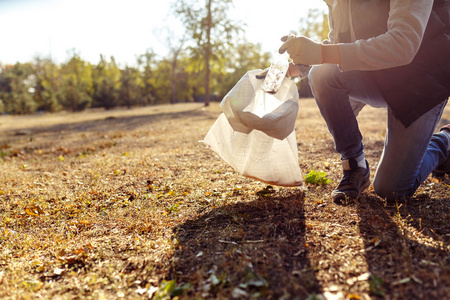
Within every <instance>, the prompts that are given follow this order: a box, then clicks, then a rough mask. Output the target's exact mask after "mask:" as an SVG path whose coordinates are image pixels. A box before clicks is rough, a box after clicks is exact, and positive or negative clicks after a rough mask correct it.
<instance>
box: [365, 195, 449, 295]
mask: <svg viewBox="0 0 450 300" xmlns="http://www.w3.org/2000/svg"><path fill="white" fill-rule="evenodd" d="M444 203H445V205H444ZM449 204H450V203H449V199H448V198H447V199H437V200H436V199H434V200H433V199H418V198H411V199H409V200H407V201H403V202H402V203H394V204H388V205H385V204H384V203H383V202H382V201H381V200H380V199H379V198H378V197H376V196H368V197H363V198H362V199H361V201H360V202H358V204H357V208H358V214H359V217H360V220H361V221H360V224H359V229H360V233H361V236H362V238H363V240H364V244H365V255H366V260H367V264H368V266H369V272H370V274H371V276H370V278H369V284H370V292H371V294H372V295H373V296H378V297H379V298H380V299H385V298H386V297H388V298H391V299H449V298H448V297H449V295H450V253H449V252H448V247H449V236H448V233H449V231H450V227H449V223H448V218H449V216H450V214H449V213H450V211H449ZM437 206H439V207H440V208H441V209H432V210H430V207H435V208H436V207H437ZM430 211H432V212H433V213H432V214H430ZM394 221H395V222H394Z"/></svg>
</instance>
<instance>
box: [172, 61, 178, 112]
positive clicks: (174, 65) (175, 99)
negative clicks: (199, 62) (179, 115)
mask: <svg viewBox="0 0 450 300" xmlns="http://www.w3.org/2000/svg"><path fill="white" fill-rule="evenodd" d="M177 56H178V53H177V52H175V54H174V56H173V60H172V76H171V78H170V81H171V82H170V84H171V86H172V98H171V100H170V103H171V104H174V103H175V102H176V101H177V89H176V81H175V79H176V68H177Z"/></svg>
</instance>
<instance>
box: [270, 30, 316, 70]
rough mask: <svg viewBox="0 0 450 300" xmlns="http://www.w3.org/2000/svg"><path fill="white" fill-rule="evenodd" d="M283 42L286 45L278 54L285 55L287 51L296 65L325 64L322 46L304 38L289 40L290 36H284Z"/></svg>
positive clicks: (282, 46)
mask: <svg viewBox="0 0 450 300" xmlns="http://www.w3.org/2000/svg"><path fill="white" fill-rule="evenodd" d="M281 41H283V42H284V44H283V45H281V47H280V49H279V50H278V52H280V53H284V52H285V51H287V53H289V56H290V58H291V59H292V60H293V61H294V63H295V64H296V65H297V64H301V65H307V66H312V65H319V64H322V63H323V62H322V47H321V44H319V43H316V42H314V41H313V40H310V39H308V38H307V37H304V36H300V37H296V38H288V36H283V37H282V38H281Z"/></svg>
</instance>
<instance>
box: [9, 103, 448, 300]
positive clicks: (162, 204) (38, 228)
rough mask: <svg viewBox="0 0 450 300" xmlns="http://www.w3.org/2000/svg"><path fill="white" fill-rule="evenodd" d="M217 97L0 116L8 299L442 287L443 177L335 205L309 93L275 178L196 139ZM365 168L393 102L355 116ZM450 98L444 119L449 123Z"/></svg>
mask: <svg viewBox="0 0 450 300" xmlns="http://www.w3.org/2000/svg"><path fill="white" fill-rule="evenodd" d="M220 113H221V111H220V107H219V105H218V104H217V103H213V104H212V105H211V106H210V107H207V108H204V107H203V106H202V105H201V104H195V103H190V104H177V105H163V106H155V107H148V108H136V109H130V110H125V109H117V110H111V111H103V110H90V111H88V112H84V113H75V114H72V113H58V114H48V115H47V114H42V115H33V116H0V151H1V152H0V153H1V158H2V159H1V160H0V266H1V267H0V297H1V298H2V299H149V298H151V299H169V298H179V299H231V298H235V299H309V300H312V299H450V296H449V295H450V224H449V221H450V200H449V199H450V186H449V183H450V179H449V178H445V179H444V180H443V181H438V180H436V179H433V178H431V177H429V178H428V179H427V180H426V181H425V182H424V183H423V184H422V185H421V187H420V188H419V190H418V191H417V193H416V194H415V195H414V197H412V198H411V199H407V200H399V201H396V202H394V203H387V202H386V201H384V200H383V199H381V198H379V197H377V196H376V194H375V193H374V192H373V188H372V187H370V188H369V189H368V191H366V192H365V193H364V194H363V196H362V197H361V198H360V199H359V200H358V201H352V202H349V203H346V205H338V204H335V203H333V202H332V201H331V199H330V193H331V191H332V189H333V188H334V186H335V185H336V184H337V183H338V181H339V179H340V176H341V166H340V161H339V156H338V155H337V154H336V153H335V152H334V150H333V147H334V145H333V142H332V139H331V136H330V134H329V133H328V131H327V128H326V125H325V123H324V121H323V120H322V118H321V117H320V114H319V112H318V109H317V107H316V105H315V103H314V101H313V100H312V99H307V100H301V102H300V111H299V115H298V119H297V123H296V136H297V143H298V150H299V151H298V156H299V162H300V167H301V169H302V173H303V174H304V175H306V174H308V173H309V172H310V171H311V170H315V171H322V172H325V173H326V175H327V178H328V179H329V180H330V181H331V182H330V183H329V184H325V185H319V184H304V185H303V186H302V187H295V188H287V187H278V186H273V187H270V186H268V185H267V184H264V183H261V182H258V181H256V180H253V179H249V178H245V177H242V176H240V175H239V174H237V173H236V172H235V171H234V170H233V169H232V168H231V167H230V166H228V165H227V164H226V163H225V162H223V161H222V160H221V159H220V158H219V157H218V156H217V155H216V154H215V153H214V152H213V151H211V150H210V149H208V148H207V147H205V145H204V144H202V143H200V142H199V141H200V140H202V139H203V138H204V136H205V135H206V133H207V132H208V130H209V128H210V127H211V126H212V124H213V123H214V121H215V120H216V119H217V117H218V116H219V114H220ZM358 119H359V120H360V127H361V131H362V133H363V135H364V143H365V149H366V157H367V159H368V161H369V163H370V168H371V174H372V176H373V174H374V173H375V170H376V166H377V162H378V159H379V157H380V155H381V152H382V149H383V143H384V134H385V131H386V130H385V128H386V111H385V110H383V109H373V108H368V107H367V108H365V109H364V110H363V111H362V112H361V114H360V116H359V117H358ZM449 120H450V110H446V112H445V113H444V115H443V120H442V122H441V123H442V124H446V123H450V121H449Z"/></svg>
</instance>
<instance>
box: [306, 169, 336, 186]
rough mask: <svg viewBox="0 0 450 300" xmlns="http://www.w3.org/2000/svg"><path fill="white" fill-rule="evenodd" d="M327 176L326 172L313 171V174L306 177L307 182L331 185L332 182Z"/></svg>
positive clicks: (310, 173)
mask: <svg viewBox="0 0 450 300" xmlns="http://www.w3.org/2000/svg"><path fill="white" fill-rule="evenodd" d="M326 176H327V174H326V173H325V172H320V171H318V172H316V171H315V170H311V172H309V173H308V175H306V177H305V182H306V183H309V184H316V185H324V184H329V183H330V182H331V181H330V180H329V179H328V178H327V177H326Z"/></svg>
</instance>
